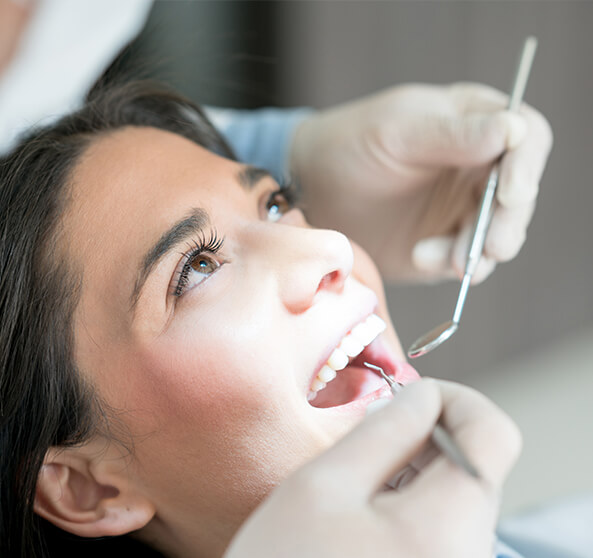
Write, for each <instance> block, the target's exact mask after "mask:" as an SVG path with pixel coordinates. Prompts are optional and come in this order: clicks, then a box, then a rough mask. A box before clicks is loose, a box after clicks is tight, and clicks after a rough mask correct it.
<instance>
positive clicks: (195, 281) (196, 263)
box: [175, 254, 221, 296]
mask: <svg viewBox="0 0 593 558" xmlns="http://www.w3.org/2000/svg"><path fill="white" fill-rule="evenodd" d="M220 265H221V264H220V263H219V262H218V261H216V260H215V259H214V257H213V256H210V255H208V254H196V255H195V256H191V255H190V256H189V258H188V260H187V261H186V262H185V264H184V265H183V269H182V270H181V273H180V275H179V281H178V282H177V287H176V288H175V295H176V296H181V295H182V294H183V293H184V292H186V291H188V290H189V289H192V288H193V287H196V286H197V285H199V284H200V283H201V282H202V281H204V280H206V279H208V277H209V276H210V275H212V274H213V273H214V272H215V271H216V270H217V269H218V268H219V267H220Z"/></svg>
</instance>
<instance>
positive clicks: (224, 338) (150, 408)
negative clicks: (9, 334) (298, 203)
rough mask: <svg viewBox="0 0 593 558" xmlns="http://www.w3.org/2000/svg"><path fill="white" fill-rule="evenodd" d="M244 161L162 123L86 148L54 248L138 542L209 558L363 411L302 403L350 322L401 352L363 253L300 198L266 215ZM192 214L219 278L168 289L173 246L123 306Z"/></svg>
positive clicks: (259, 186)
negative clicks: (64, 263) (114, 440)
mask: <svg viewBox="0 0 593 558" xmlns="http://www.w3.org/2000/svg"><path fill="white" fill-rule="evenodd" d="M244 168H245V167H244V166H243V165H241V164H239V163H236V162H233V161H229V160H226V159H223V158H220V157H218V156H216V155H213V154H212V153H209V152H208V151H206V150H204V149H203V148H201V147H199V146H197V145H196V144H194V143H192V142H191V141H189V140H187V139H185V138H183V137H180V136H177V135H174V134H172V133H169V132H165V131H162V130H156V129H152V128H132V127H130V128H126V129H123V130H119V131H117V132H115V133H112V134H110V135H106V136H103V137H101V138H99V139H97V140H95V141H94V143H93V144H92V145H91V146H90V147H89V149H88V150H87V151H86V153H85V154H84V156H83V157H82V159H81V161H80V162H79V164H78V165H77V167H76V168H75V170H74V173H73V176H72V180H71V198H70V203H69V207H68V210H67V211H66V214H65V217H64V223H63V225H64V229H63V231H64V246H65V247H67V250H68V256H69V258H70V260H71V261H72V265H73V266H74V267H75V268H78V269H80V270H82V273H83V288H82V294H81V300H80V304H79V306H78V308H77V310H76V312H75V346H76V361H77V364H78V365H79V368H80V370H81V371H82V373H83V374H84V375H85V376H86V377H87V378H88V379H89V380H90V382H91V383H92V384H93V385H94V386H95V388H96V389H97V390H98V392H99V393H100V395H101V396H102V398H103V399H104V400H105V401H106V402H107V404H108V405H109V407H110V408H111V409H112V410H114V412H115V413H116V415H117V416H118V418H119V420H120V421H121V423H123V425H124V426H125V428H126V431H128V432H129V434H130V435H131V437H132V439H133V440H134V442H133V454H132V456H131V457H129V456H128V459H127V460H126V461H125V463H126V465H125V466H122V462H121V459H116V458H113V459H112V460H111V461H112V464H111V465H110V466H111V470H112V473H113V474H119V475H120V476H121V475H124V476H125V477H126V483H127V486H132V487H133V492H134V493H135V494H139V495H140V496H139V498H140V499H141V500H142V502H144V503H145V504H146V506H145V509H149V510H150V511H149V514H148V515H150V521H147V526H146V527H144V528H143V529H142V530H141V531H140V537H143V538H145V539H147V540H150V541H152V542H153V543H155V544H157V545H158V546H160V547H161V548H162V549H164V550H165V551H166V552H168V553H170V554H174V555H179V556H186V555H187V556H195V555H204V556H216V555H220V554H221V553H222V552H223V550H224V548H225V547H226V546H227V545H228V543H229V541H230V539H231V537H232V536H233V534H234V533H235V532H236V530H237V529H238V527H239V526H240V524H241V523H242V522H243V521H244V520H245V518H246V517H247V516H248V515H249V514H250V513H251V511H252V510H253V509H254V508H255V507H256V506H257V505H258V503H260V502H261V500H262V498H263V497H264V496H265V495H267V494H268V493H269V492H270V491H271V489H272V488H274V487H275V486H277V485H278V484H279V482H280V481H282V480H283V479H284V478H286V477H287V476H288V475H289V474H290V473H291V472H292V471H294V470H295V469H296V468H297V467H299V466H300V465H302V464H303V463H304V462H306V461H308V460H309V459H311V458H312V457H314V456H316V455H318V454H319V453H320V452H321V451H322V450H324V449H325V448H327V447H328V446H330V445H332V444H333V443H334V442H335V441H336V440H337V439H339V438H341V437H342V436H343V435H344V434H345V433H347V432H348V431H350V430H351V429H352V428H353V427H354V426H355V425H356V424H357V423H358V422H360V420H361V418H362V416H363V414H364V408H353V409H346V410H344V409H339V408H333V409H332V408H330V409H317V408H314V407H312V406H311V405H310V404H309V403H308V402H307V399H306V395H307V392H308V386H309V385H310V382H311V379H312V376H313V374H314V373H315V371H316V370H317V369H318V368H319V366H320V365H321V363H322V362H323V361H324V360H325V359H326V358H327V357H328V356H329V353H330V352H331V350H332V349H333V348H334V347H335V346H336V345H337V344H338V343H339V341H340V339H341V338H342V337H343V336H344V335H345V334H346V333H347V332H348V331H349V330H350V329H351V328H352V327H353V326H354V325H355V324H357V323H359V322H360V321H362V320H363V319H364V318H366V317H367V316H368V315H369V314H371V313H372V312H375V313H377V314H378V315H380V316H381V317H382V318H383V319H384V320H385V321H386V322H387V323H388V329H387V331H386V332H385V333H383V334H382V338H383V339H384V342H385V345H386V347H387V349H386V350H387V351H388V352H389V353H390V354H391V357H392V358H393V359H395V360H401V361H403V360H404V356H403V352H402V349H401V347H400V344H399V341H398V339H397V336H396V334H395V331H394V329H393V326H392V325H391V323H390V321H389V316H388V313H387V309H386V305H385V299H384V295H383V289H382V283H381V279H380V277H379V274H378V272H377V269H376V267H375V265H374V264H373V262H372V261H371V260H370V258H369V257H368V255H367V254H366V253H365V252H364V251H363V250H362V249H361V248H359V247H358V246H357V245H355V244H353V243H351V242H350V241H348V239H347V238H346V237H345V236H343V235H342V234H340V233H337V232H335V231H328V230H319V229H312V228H311V227H309V226H308V225H307V223H306V221H305V218H304V216H303V214H302V213H301V211H300V210H298V209H292V210H290V211H287V212H286V213H283V214H282V215H281V217H280V219H279V220H278V221H274V220H273V219H271V215H270V214H269V212H268V209H267V207H266V203H267V202H268V200H269V199H270V195H271V194H272V193H273V192H274V191H275V190H276V189H277V188H278V186H277V184H276V183H275V182H274V181H273V180H272V179H271V178H268V177H264V178H263V179H261V180H259V181H258V182H257V183H256V184H255V185H253V186H252V187H251V188H250V189H246V188H245V187H244V186H242V185H241V184H240V182H239V180H238V174H239V173H240V172H241V170H242V169H244ZM194 208H202V209H204V210H206V211H207V212H208V214H209V215H210V220H211V226H212V227H213V228H214V229H215V230H216V231H217V233H218V235H219V236H220V237H224V244H223V247H222V249H221V250H220V251H219V253H218V254H216V255H212V256H209V257H208V260H207V261H208V266H209V267H208V271H210V270H211V269H215V270H216V271H215V272H214V273H211V274H210V273H206V274H203V275H199V274H195V275H192V278H194V279H196V278H197V279H204V280H202V281H201V282H199V283H197V281H196V283H197V284H196V285H195V286H194V287H193V288H191V289H189V290H187V291H186V292H185V293H184V294H183V295H182V296H180V297H175V296H174V295H173V294H172V293H173V291H174V286H175V279H176V277H177V275H178V272H179V269H180V268H181V266H183V262H184V257H183V255H182V254H183V252H185V251H187V250H188V248H189V247H190V246H191V242H188V241H183V242H182V243H181V244H180V245H178V246H176V247H175V248H174V249H172V250H171V251H170V252H168V254H167V255H166V256H165V257H164V258H162V260H160V261H159V263H158V264H157V265H156V266H155V267H154V269H153V272H152V273H151V274H150V275H149V277H148V279H147V281H146V283H145V286H144V289H143V290H142V292H141V294H140V296H139V298H138V300H137V303H136V304H135V306H134V307H133V309H132V308H130V295H131V292H132V289H133V286H134V284H135V282H136V280H137V277H138V268H139V266H140V263H141V261H142V259H143V257H144V254H145V253H146V252H147V251H148V250H149V249H150V248H151V246H152V245H153V244H154V243H155V242H156V241H157V240H158V239H159V238H160V237H161V235H162V234H163V232H164V231H166V230H168V229H169V227H171V225H172V224H173V223H175V222H177V221H179V220H180V219H182V218H184V217H186V216H187V214H188V212H189V211H190V210H192V209H194ZM210 229H211V227H207V229H206V233H205V236H206V237H208V236H209V234H210ZM198 239H199V235H198ZM219 264H220V266H219V267H217V265H219ZM120 411H121V412H120ZM91 446H92V444H91ZM93 451H94V450H93ZM93 451H90V453H93ZM102 451H103V454H104V455H106V456H107V457H103V459H102V462H103V463H105V462H109V457H110V454H109V452H108V450H102ZM98 453H101V452H95V455H97V454H98ZM97 461H99V460H97ZM42 473H43V472H42ZM104 484H107V483H104ZM114 484H115V483H114ZM120 490H121V488H120ZM38 511H39V510H38ZM42 515H43V512H42ZM46 515H47V514H46ZM54 522H56V523H58V524H59V521H54ZM66 528H68V525H66ZM71 530H72V529H71ZM74 530H75V531H77V532H79V533H81V532H83V533H86V534H91V533H92V534H95V535H97V534H98V532H97V531H87V532H85V531H84V530H82V531H81V529H80V528H79V527H78V526H77V527H76V528H75V529H74ZM106 531H109V532H108V533H107V534H113V533H114V532H115V531H117V529H113V528H110V529H107V530H106Z"/></svg>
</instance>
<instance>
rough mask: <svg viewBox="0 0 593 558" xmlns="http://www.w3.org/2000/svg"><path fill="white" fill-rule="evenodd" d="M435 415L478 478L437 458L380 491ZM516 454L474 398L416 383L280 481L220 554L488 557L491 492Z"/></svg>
mask: <svg viewBox="0 0 593 558" xmlns="http://www.w3.org/2000/svg"><path fill="white" fill-rule="evenodd" d="M441 414H442V420H443V423H444V425H445V427H446V428H447V430H448V431H449V432H450V433H452V435H453V437H454V438H455V441H456V442H457V443H458V444H459V446H460V448H461V449H462V450H463V451H464V453H465V454H466V455H467V456H468V458H469V459H470V460H471V461H472V463H473V464H474V465H475V466H476V467H477V469H478V470H479V471H480V473H481V476H482V478H481V480H479V481H478V480H476V479H474V478H472V477H470V476H469V475H467V474H466V473H465V472H464V471H462V470H461V469H459V468H458V467H457V466H455V465H453V464H451V463H450V462H449V461H448V460H447V458H445V457H443V456H441V455H437V457H435V458H434V459H433V460H432V461H430V462H429V463H428V464H426V465H425V466H424V468H423V469H422V470H421V471H420V473H419V474H418V475H417V476H416V477H415V478H414V479H413V480H412V481H411V482H409V483H408V484H407V485H406V486H405V487H403V488H402V489H401V490H400V491H384V490H383V486H384V484H385V483H386V482H387V481H388V480H389V479H390V478H392V477H393V475H394V473H396V472H397V471H398V470H400V469H401V468H402V467H404V466H405V465H406V464H407V463H408V462H409V461H410V460H411V459H412V458H414V457H417V456H418V455H419V454H421V453H422V452H423V451H425V450H424V449H423V448H425V444H426V440H427V438H428V436H429V434H430V432H431V431H432V428H433V427H434V424H435V422H436V420H437V419H438V418H439V416H440V415H441ZM519 448H520V436H519V434H518V431H517V429H516V427H515V426H514V424H513V423H512V422H511V421H510V420H509V418H508V417H507V416H506V415H505V414H504V413H503V412H502V411H500V410H499V409H498V408H497V407H495V406H494V404H492V403H491V402H490V401H488V400H487V399H486V398H485V397H483V396H482V395H480V394H478V393H477V392H475V391H473V390H471V389H470V388H466V387H463V386H460V385H457V384H452V383H448V382H441V381H434V380H423V381H420V382H417V383H415V384H412V385H410V386H408V387H406V388H405V389H404V390H402V392H401V393H400V394H399V395H398V396H397V398H396V400H395V401H394V402H392V403H389V404H388V405H387V406H386V408H384V409H381V410H380V411H379V412H377V413H376V414H374V415H373V416H370V417H367V418H366V419H365V420H364V421H363V422H362V423H361V424H360V425H359V426H358V427H357V428H355V429H354V430H353V431H352V432H351V433H350V434H349V435H347V436H346V437H345V438H343V439H342V440H341V441H340V442H338V443H337V444H336V445H335V446H334V447H333V448H331V449H330V450H328V451H326V452H325V453H323V454H322V455H321V456H319V457H318V458H316V459H315V460H313V461H312V462H310V463H309V464H307V465H305V466H304V467H302V468H301V469H300V470H298V471H297V472H296V473H295V474H293V475H292V476H291V477H289V478H288V479H287V480H286V481H285V482H283V483H282V484H281V485H280V486H279V487H278V488H277V489H276V490H275V491H274V492H273V493H272V494H271V496H270V497H269V498H268V499H267V500H266V501H265V502H264V503H263V504H262V505H261V506H260V507H259V508H258V509H257V510H256V511H255V512H254V513H253V515H252V516H251V517H250V518H249V519H248V520H247V522H246V523H245V524H244V525H243V527H242V528H241V529H240V531H239V533H238V534H237V535H236V536H235V538H234V539H233V541H232V543H231V545H230V547H229V549H228V551H227V553H226V554H225V558H245V557H246V556H259V557H262V558H268V557H269V558H272V557H276V556H282V557H284V558H308V557H311V558H313V557H318V556H323V557H324V558H360V557H361V556H373V557H375V558H381V557H383V556H384V557H390V558H393V557H400V556H401V557H402V558H403V557H409V556H413V557H414V558H434V557H435V556H439V557H440V558H491V557H492V549H493V542H494V528H495V524H496V518H497V513H498V500H499V498H498V497H499V491H500V489H501V486H502V483H503V481H504V479H505V477H506V475H507V473H508V472H509V469H510V468H511V466H512V464H513V462H514V461H515V459H516V457H517V455H518V452H519Z"/></svg>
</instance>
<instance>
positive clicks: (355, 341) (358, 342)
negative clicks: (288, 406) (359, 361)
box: [307, 314, 387, 401]
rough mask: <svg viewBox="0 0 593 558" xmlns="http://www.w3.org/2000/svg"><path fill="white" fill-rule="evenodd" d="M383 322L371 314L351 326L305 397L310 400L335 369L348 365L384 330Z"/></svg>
mask: <svg viewBox="0 0 593 558" xmlns="http://www.w3.org/2000/svg"><path fill="white" fill-rule="evenodd" d="M386 327H387V326H386V325H385V322H384V321H383V320H382V319H381V318H379V316H377V315H376V314H371V315H370V316H369V317H368V318H367V319H366V320H365V321H364V322H361V323H359V324H358V325H356V326H355V327H353V328H352V331H350V333H348V334H347V335H346V336H345V337H344V338H343V339H342V341H341V342H340V344H339V345H338V346H337V347H336V348H335V349H334V350H333V352H332V354H331V355H329V358H328V359H327V362H326V363H325V364H324V365H323V366H322V367H321V370H320V371H319V372H318V373H317V376H315V378H314V379H313V382H312V383H311V390H310V391H309V395H308V396H307V399H308V400H309V401H311V400H312V399H314V398H315V396H316V395H317V392H318V391H320V390H322V389H323V388H324V387H325V386H326V385H327V384H328V383H329V382H331V381H332V380H333V379H334V378H335V377H336V371H338V370H343V369H344V368H346V366H348V363H349V362H350V359H351V358H354V357H357V356H358V355H359V354H360V353H362V351H363V350H364V348H365V347H366V346H367V345H370V344H371V343H372V342H373V341H374V340H375V338H376V337H377V336H378V335H379V334H380V333H382V332H383V331H385V328H386Z"/></svg>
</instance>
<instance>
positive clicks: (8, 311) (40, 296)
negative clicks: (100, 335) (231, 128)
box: [0, 82, 233, 558]
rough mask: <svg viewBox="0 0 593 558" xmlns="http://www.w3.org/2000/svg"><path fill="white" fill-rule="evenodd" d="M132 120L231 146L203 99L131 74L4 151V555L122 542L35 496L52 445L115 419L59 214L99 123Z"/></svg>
mask: <svg viewBox="0 0 593 558" xmlns="http://www.w3.org/2000/svg"><path fill="white" fill-rule="evenodd" d="M125 126H150V127H155V128H160V129H164V130H168V131H171V132H174V133H177V134H179V135H181V136H184V137H186V138H188V139H190V140H192V141H194V142H195V143H197V144H199V145H201V146H203V147H205V148H206V149H208V150H210V151H212V152H215V153H217V154H220V155H222V156H225V157H229V158H233V154H232V152H231V150H230V148H229V147H228V146H227V144H226V143H225V141H224V140H223V139H222V138H221V136H220V134H219V133H218V132H217V131H216V130H215V129H214V127H213V126H212V125H211V124H210V122H209V121H208V120H207V119H206V117H205V116H204V114H203V112H202V111H201V110H200V109H199V108H198V107H196V106H195V105H193V104H192V103H191V102H189V101H187V100H186V99H183V98H182V97H180V96H178V95H176V94H175V93H172V92H170V91H168V90H166V89H164V88H162V87H160V86H156V85H155V84H150V83H147V82H132V83H128V84H123V85H116V86H110V87H107V88H106V87H104V86H101V87H98V88H95V90H94V91H93V92H91V94H90V95H89V98H88V99H87V102H86V103H85V105H84V107H83V108H82V109H80V110H79V111H77V112H75V113H73V114H71V115H68V116H66V117H64V118H62V119H61V120H59V121H58V122H56V123H55V124H54V125H52V126H50V127H48V128H45V129H42V130H38V131H35V132H33V133H32V134H31V135H29V137H28V138H26V139H25V140H24V141H22V142H21V143H20V145H19V146H18V147H17V148H16V149H14V150H13V151H12V152H11V153H10V154H9V155H8V156H6V157H4V158H2V159H0V556H2V557H7V558H8V557H10V558H25V557H26V558H33V557H41V556H60V557H63V556H69V555H82V554H84V555H85V556H90V555H92V552H93V548H101V549H102V550H101V551H100V552H101V554H104V553H105V551H106V549H105V547H104V546H100V545H101V544H103V545H105V544H110V545H111V546H110V547H109V552H111V553H112V554H113V551H114V549H115V548H117V547H118V545H117V544H116V545H115V548H114V544H113V541H108V543H96V544H95V542H89V541H85V542H82V541H78V542H76V538H75V537H72V536H69V535H65V534H63V533H61V532H59V531H58V530H56V529H54V528H52V527H51V526H49V525H47V524H45V522H44V521H43V520H41V519H40V518H38V517H37V516H36V515H35V514H34V512H33V502H34V496H35V486H36V481H37V476H38V474H39V470H40V467H41V464H42V462H43V458H44V455H45V453H46V451H47V450H48V448H50V447H51V446H58V447H60V446H61V447H67V446H72V445H76V444H81V443H83V442H84V441H85V440H87V439H88V438H89V436H90V435H91V434H92V433H93V432H95V431H96V429H97V428H102V427H103V426H105V425H106V423H108V422H109V415H108V413H107V412H106V409H105V407H104V406H103V405H102V404H101V402H100V401H99V400H98V399H97V397H96V396H95V394H94V392H93V390H92V388H91V387H90V386H88V385H85V382H84V381H83V379H82V376H81V374H79V373H78V371H77V367H76V363H75V362H74V360H73V355H72V347H73V331H72V316H73V312H74V309H75V308H76V305H77V303H78V297H79V292H80V283H81V274H80V272H79V271H78V270H76V269H72V267H71V266H70V265H69V262H68V261H65V260H66V258H65V257H64V255H63V254H65V252H66V251H65V250H64V246H63V245H62V246H61V245H60V223H61V216H62V215H63V212H64V209H65V207H66V205H67V203H68V195H69V188H68V183H69V177H70V175H71V173H72V170H73V168H74V167H75V165H76V163H77V161H78V159H79V157H80V156H81V154H82V153H83V152H84V151H85V149H86V148H87V147H88V146H89V145H90V144H91V143H92V141H93V139H94V138H96V137H97V136H98V135H101V134H105V133H109V132H110V131H113V130H116V129H119V128H122V127H125ZM125 544H128V543H125ZM77 545H78V546H77ZM80 545H83V546H80ZM97 545H99V546H97ZM76 548H77V549H78V550H75V549H76ZM122 548H123V547H122ZM122 552H125V553H126V555H130V554H129V549H127V550H125V551H123V550H122ZM116 554H118V553H117V552H116ZM135 555H137V554H135Z"/></svg>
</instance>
